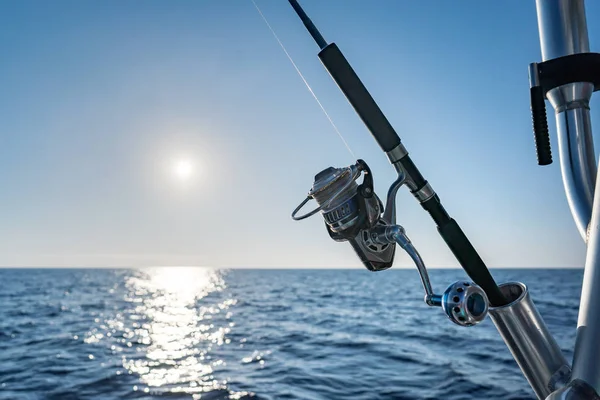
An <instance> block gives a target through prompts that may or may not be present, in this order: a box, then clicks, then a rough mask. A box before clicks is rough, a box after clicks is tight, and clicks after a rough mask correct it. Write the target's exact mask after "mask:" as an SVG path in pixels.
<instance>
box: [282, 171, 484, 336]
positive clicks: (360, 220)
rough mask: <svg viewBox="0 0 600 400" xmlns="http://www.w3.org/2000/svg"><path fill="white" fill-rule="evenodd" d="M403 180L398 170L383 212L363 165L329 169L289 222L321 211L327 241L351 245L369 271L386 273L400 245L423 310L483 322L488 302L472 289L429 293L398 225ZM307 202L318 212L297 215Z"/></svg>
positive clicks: (458, 286) (465, 285) (462, 285)
mask: <svg viewBox="0 0 600 400" xmlns="http://www.w3.org/2000/svg"><path fill="white" fill-rule="evenodd" d="M361 175H363V181H362V183H361V184H358V183H357V182H356V181H357V180H358V179H359V178H360V176H361ZM405 181H406V179H405V174H404V173H403V171H402V170H400V171H399V172H398V178H397V179H396V180H395V181H394V182H393V183H392V185H391V186H390V188H389V190H388V194H387V199H386V205H385V208H384V206H383V203H382V202H381V200H380V199H379V197H378V196H377V195H376V194H375V191H374V189H373V175H372V173H371V170H370V168H369V166H368V165H367V163H366V162H364V161H363V160H358V161H357V162H356V164H354V165H351V166H349V167H345V168H333V167H329V168H326V169H324V170H323V171H321V172H319V173H318V174H317V175H316V176H315V181H314V184H313V187H312V188H311V189H310V191H309V192H308V196H307V197H306V199H305V200H304V201H303V202H302V203H300V205H299V206H298V207H296V209H295V210H294V211H293V213H292V218H293V219H294V220H296V221H299V220H302V219H305V218H308V217H310V216H312V215H315V214H316V213H317V212H319V211H320V212H321V214H322V215H323V218H324V219H325V227H326V229H327V232H328V233H329V236H330V237H331V238H332V239H333V240H335V241H338V242H345V241H347V242H349V243H350V245H351V246H352V248H353V249H354V251H355V252H356V254H357V255H358V257H359V258H360V260H361V261H362V263H363V264H364V266H365V267H366V268H367V269H368V270H370V271H382V270H386V269H388V268H390V267H391V266H392V264H393V262H394V255H395V251H396V247H395V246H394V244H398V245H399V246H400V247H401V248H402V249H404V251H406V252H407V253H408V255H409V256H410V257H411V259H412V260H413V261H414V263H415V265H416V267H417V270H418V271H419V275H420V277H421V282H422V284H423V288H424V289H425V303H427V305H429V306H440V307H442V309H443V310H444V312H445V313H446V315H447V316H448V318H449V319H450V320H451V321H452V322H454V323H456V324H458V325H461V326H472V325H475V324H477V323H479V322H481V321H482V320H483V319H484V318H485V316H486V314H487V310H488V299H487V296H486V294H485V292H484V291H483V290H482V289H481V288H480V287H479V286H477V285H476V284H474V283H472V282H464V281H458V282H455V283H453V284H452V285H450V286H449V287H448V289H446V291H445V292H444V294H443V295H438V294H434V293H433V289H432V287H431V282H430V280H429V274H428V272H427V269H426V267H425V264H424V262H423V259H422V258H421V256H420V255H419V252H418V251H417V249H416V248H415V247H414V246H413V244H412V243H411V241H410V239H409V238H408V236H407V235H406V232H405V230H404V228H403V227H402V226H400V225H397V224H396V194H397V192H398V189H399V188H400V187H401V186H402V185H403V184H404V183H405ZM311 199H314V200H315V201H316V202H317V204H318V207H316V208H315V209H313V210H312V211H310V212H308V213H306V214H304V215H301V216H297V214H298V212H299V211H300V210H301V209H302V208H303V207H304V205H306V203H308V202H309V201H310V200H311Z"/></svg>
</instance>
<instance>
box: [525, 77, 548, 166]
mask: <svg viewBox="0 0 600 400" xmlns="http://www.w3.org/2000/svg"><path fill="white" fill-rule="evenodd" d="M529 94H530V97H531V117H532V119H533V137H534V139H535V150H536V153H537V160H538V165H549V164H552V151H551V150H550V135H549V134H548V120H547V118H546V103H545V102H544V92H543V89H542V87H541V86H534V87H532V88H530V89H529Z"/></svg>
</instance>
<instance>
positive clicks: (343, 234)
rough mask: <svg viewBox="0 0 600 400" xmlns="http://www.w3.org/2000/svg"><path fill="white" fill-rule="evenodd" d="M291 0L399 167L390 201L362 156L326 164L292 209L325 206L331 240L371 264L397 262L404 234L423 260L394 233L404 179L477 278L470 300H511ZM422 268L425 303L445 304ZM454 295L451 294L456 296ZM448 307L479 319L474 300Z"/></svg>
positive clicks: (349, 72) (338, 56) (337, 55)
mask: <svg viewBox="0 0 600 400" xmlns="http://www.w3.org/2000/svg"><path fill="white" fill-rule="evenodd" d="M289 3H290V4H291V6H292V7H293V9H294V10H295V11H296V13H297V14H298V16H299V17H300V19H301V20H302V22H303V23H304V26H305V27H306V29H307V30H308V32H309V33H310V35H311V36H312V37H313V39H314V40H315V42H316V43H317V45H318V46H319V49H320V51H319V58H320V59H321V62H322V63H323V65H324V66H325V68H326V69H327V71H328V72H329V74H330V75H331V77H332V78H333V80H334V81H335V82H336V83H337V85H338V86H339V88H340V89H341V91H342V93H343V94H344V95H345V96H346V98H347V99H348V101H349V102H350V104H351V105H352V107H353V108H354V110H355V111H356V113H357V114H358V115H359V117H360V118H361V119H362V121H363V122H364V124H365V125H366V127H367V129H368V130H369V131H370V132H371V134H372V136H373V137H374V138H375V140H376V141H377V143H378V144H379V146H380V147H381V149H382V150H383V151H384V152H385V154H386V155H387V157H388V159H389V161H390V163H391V164H392V165H393V166H394V168H395V169H396V171H397V173H398V177H397V179H396V180H395V181H394V182H393V183H392V185H391V186H390V188H389V190H388V195H387V202H386V205H385V208H384V206H383V204H381V201H380V200H379V198H378V197H377V196H376V195H375V194H374V192H373V184H372V181H373V178H372V173H371V171H370V169H369V168H368V166H367V165H366V163H365V162H364V161H362V160H359V161H358V162H357V164H356V165H355V166H351V167H349V168H345V169H335V168H332V167H330V168H327V169H325V170H323V171H321V172H319V173H318V174H317V175H316V176H315V181H314V184H313V187H312V189H311V190H310V192H309V195H308V196H307V198H306V199H305V200H304V201H303V202H302V203H301V204H300V205H299V206H298V207H297V208H296V210H294V212H293V213H292V218H294V219H295V220H301V219H304V218H307V217H309V216H311V215H314V214H315V213H316V212H318V211H321V212H322V214H323V217H324V218H325V221H326V227H327V230H328V232H329V234H330V236H331V237H332V239H334V240H336V241H348V242H350V244H351V246H352V247H353V249H354V250H355V252H356V253H357V255H358V257H359V258H360V260H361V261H362V262H363V264H364V265H365V267H366V268H367V269H369V270H371V271H381V270H385V269H388V268H390V267H391V266H392V264H393V261H394V254H395V246H393V245H391V246H390V244H393V243H399V240H400V239H398V238H400V237H401V238H402V239H401V240H402V241H403V243H406V244H405V245H403V244H400V246H401V247H402V248H403V249H404V250H406V251H407V252H408V253H409V254H410V255H411V258H413V260H418V261H415V263H416V264H417V265H424V264H423V263H422V260H421V259H420V257H416V256H414V254H415V250H413V248H414V246H412V244H410V245H409V243H410V240H409V239H408V237H407V236H406V234H405V233H402V234H399V233H394V234H392V233H390V231H391V230H394V229H395V230H396V231H395V232H404V229H402V228H401V227H400V226H397V225H396V205H395V203H396V194H397V192H398V189H399V188H400V187H401V186H406V187H408V189H409V190H410V192H411V193H412V194H413V196H414V197H415V198H416V199H417V201H418V202H419V203H420V204H421V206H422V207H423V209H425V210H426V211H427V212H428V213H429V215H430V216H431V218H432V219H433V220H434V222H435V224H436V226H437V230H438V232H439V234H440V235H441V236H442V238H443V239H444V241H445V242H446V244H447V245H448V247H449V248H450V250H451V251H452V253H453V254H454V256H455V257H456V259H457V260H458V262H459V263H460V265H461V266H462V267H463V269H464V270H465V271H466V273H467V274H468V275H469V276H470V277H471V279H472V280H473V282H474V283H475V284H471V283H468V285H469V287H470V290H472V291H473V294H476V296H475V297H473V298H472V299H471V302H472V303H473V304H478V301H474V299H479V298H482V299H483V298H486V299H487V300H488V301H489V303H490V304H491V305H493V306H502V305H504V304H506V303H507V302H508V301H507V300H506V298H505V296H504V294H503V293H502V292H501V290H500V289H499V287H498V285H497V284H496V282H495V281H494V278H493V277H492V275H491V274H490V272H489V270H488V268H487V266H486V265H485V263H484V261H483V260H482V259H481V257H480V256H479V254H478V253H477V251H476V250H475V248H474V247H473V245H472V244H471V242H470V241H469V239H468V238H467V236H466V235H465V233H464V232H463V230H462V229H461V228H460V226H459V225H458V223H457V222H456V221H455V220H454V219H453V218H452V217H450V215H449V214H448V212H447V211H446V210H445V208H444V206H443V205H442V203H441V201H440V198H439V196H438V195H437V194H436V192H435V191H434V190H433V188H432V186H431V184H430V183H429V182H427V180H425V178H424V177H423V175H422V174H421V172H420V171H419V169H418V168H417V166H416V165H415V164H414V162H413V161H412V159H411V157H410V155H409V153H408V150H407V149H406V147H405V146H404V144H402V142H401V140H400V137H399V136H398V134H397V133H396V131H395V130H394V128H393V127H392V125H391V124H390V122H389V121H388V119H387V118H386V117H385V115H384V114H383V112H382V111H381V109H380V108H379V106H378V105H377V103H376V102H375V100H374V99H373V97H372V96H371V94H370V93H369V91H368V90H367V88H366V87H365V85H364V84H363V83H362V81H361V80H360V78H359V77H358V75H357V74H356V73H355V72H354V70H353V69H352V67H351V65H350V63H349V62H348V60H347V59H346V58H345V57H344V55H343V54H342V52H341V50H340V49H339V47H338V46H337V45H336V44H335V43H327V41H326V40H325V39H324V38H323V36H322V35H321V33H320V32H319V30H318V29H317V28H316V26H315V25H314V24H313V22H312V21H311V20H310V18H309V17H308V16H307V15H306V13H305V12H304V10H303V9H302V7H301V6H300V4H298V2H297V1H296V0H289ZM363 171H364V173H365V179H364V181H363V183H362V184H361V185H360V186H358V185H357V184H356V183H353V182H354V180H356V179H357V178H358V177H359V175H360V172H363ZM311 199H314V200H316V202H317V203H318V205H319V206H318V207H317V208H316V209H314V210H313V211H311V212H309V213H307V214H304V215H302V216H299V217H298V216H297V213H298V212H299V210H300V209H301V208H302V207H303V206H304V205H305V204H306V203H307V202H308V201H309V200H311ZM394 227H396V228H394ZM417 254H418V253H417ZM419 272H420V274H421V280H422V282H423V286H424V287H425V291H426V293H427V294H426V302H427V304H429V305H442V304H441V303H440V302H438V301H432V300H431V299H432V298H436V299H437V297H435V296H434V297H432V295H431V293H430V290H429V289H430V288H429V284H428V281H429V278H428V277H427V275H426V273H427V271H426V269H425V268H423V267H420V268H419ZM456 285H457V287H456V288H454V287H453V285H451V287H450V288H449V291H450V292H453V290H454V289H457V288H458V287H460V283H457V284H456ZM479 288H481V290H480V289H479ZM463 290H464V288H463ZM475 292H477V293H475ZM438 297H439V296H438ZM455 297H456V296H451V298H455ZM458 298H459V299H461V298H462V297H460V296H459V297H458ZM467 298H469V297H467ZM486 303H487V301H486ZM454 309H456V312H455V311H453V310H454ZM444 310H445V311H446V313H447V314H448V316H449V317H450V319H451V320H453V321H454V322H458V323H461V320H460V319H458V318H461V319H465V321H467V320H469V319H471V318H473V312H471V311H478V310H479V309H477V310H475V309H474V310H469V309H468V307H466V306H465V307H463V305H462V304H460V302H457V304H455V305H452V306H451V304H446V305H445V306H444ZM459 310H460V311H459ZM475 314H477V312H475Z"/></svg>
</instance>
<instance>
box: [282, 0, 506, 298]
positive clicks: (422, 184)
mask: <svg viewBox="0 0 600 400" xmlns="http://www.w3.org/2000/svg"><path fill="white" fill-rule="evenodd" d="M289 3H290V4H291V5H292V7H293V8H294V10H295V11H296V13H297V14H298V16H299V17H300V19H301V20H302V22H303V23H304V25H305V26H306V28H307V30H308V31H309V33H310V34H311V36H312V37H313V39H314V40H315V42H316V43H317V45H318V46H319V48H320V49H321V51H320V52H319V58H320V60H321V62H322V63H323V65H324V66H325V68H326V69H327V71H328V72H329V74H330V75H331V77H332V78H333V80H334V81H335V82H336V83H337V85H338V86H339V88H340V89H341V91H342V92H343V93H344V95H345V96H346V98H347V99H348V101H349V102H350V104H351V105H352V107H353V108H354V110H355V111H356V113H357V114H358V115H359V117H360V118H361V119H362V121H363V122H364V124H365V125H366V126H367V128H368V129H369V131H370V132H371V134H372V135H373V137H374V138H375V140H376V141H377V143H378V144H379V146H380V147H381V149H382V150H383V151H384V152H385V153H386V155H387V157H388V159H389V160H390V162H391V163H392V165H393V166H394V168H396V170H397V171H398V173H399V174H403V175H404V176H405V181H404V183H406V185H407V186H408V187H409V189H410V191H411V193H412V194H413V195H414V196H415V197H416V198H417V200H418V201H419V203H420V204H421V206H422V207H423V208H424V209H425V210H426V211H427V212H428V213H429V215H430V216H431V218H432V219H433V220H434V221H435V223H436V225H437V228H438V232H439V233H440V235H441V236H442V238H443V239H444V241H445V242H446V244H447V245H448V247H449V248H450V250H451V251H452V253H453V254H454V256H455V257H456V259H457V260H458V262H459V263H460V264H461V266H462V267H463V269H464V270H465V271H466V273H467V274H468V275H469V276H470V277H471V279H473V281H474V282H475V283H477V284H478V285H479V286H481V288H482V289H483V290H484V291H485V293H486V294H487V297H488V298H489V301H490V303H491V304H492V305H493V306H501V305H504V304H506V303H507V301H506V299H505V297H504V295H503V294H502V292H501V291H500V289H499V288H498V285H497V284H496V282H495V281H494V278H493V277H492V275H491V274H490V272H489V270H488V268H487V266H486V265H485V263H484V262H483V260H482V259H481V257H480V256H479V254H478V253H477V251H476V250H475V248H474V247H473V245H472V244H471V242H470V241H469V239H468V238H467V236H466V235H465V233H464V232H463V231H462V229H461V228H460V226H459V225H458V223H457V222H456V221H455V220H454V219H453V218H451V217H450V215H449V214H448V213H447V212H446V210H445V209H444V207H443V206H442V204H441V202H440V198H439V197H438V195H437V194H436V193H435V191H434V190H433V188H432V187H431V185H430V184H429V183H428V182H427V181H426V180H425V179H424V178H423V175H421V173H420V171H419V170H418V168H417V167H416V166H415V164H414V163H413V161H412V159H411V158H410V156H409V155H408V151H407V150H406V148H405V147H404V145H403V144H402V142H401V140H400V137H399V136H398V134H397V133H396V131H395V130H394V128H393V127H392V125H391V124H390V122H389V121H388V119H387V118H386V117H385V115H384V114H383V112H382V111H381V109H380V108H379V106H378V105H377V103H376V102H375V100H374V99H373V97H372V96H371V94H370V93H369V91H368V90H367V88H366V87H365V85H364V84H363V83H362V81H361V80H360V78H359V77H358V75H357V74H356V73H355V72H354V69H353V68H352V67H351V65H350V63H349V62H348V60H347V59H346V58H345V57H344V55H343V54H342V52H341V51H340V49H339V48H338V46H337V45H336V44H335V43H329V44H328V43H327V42H326V41H325V39H324V38H323V36H322V35H321V33H320V32H319V31H318V29H317V28H316V27H315V25H314V24H313V23H312V21H311V20H310V18H308V16H307V15H306V13H305V12H304V10H303V9H302V7H300V4H298V2H297V1H296V0H289Z"/></svg>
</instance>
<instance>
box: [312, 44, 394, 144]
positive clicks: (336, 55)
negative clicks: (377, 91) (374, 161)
mask: <svg viewBox="0 0 600 400" xmlns="http://www.w3.org/2000/svg"><path fill="white" fill-rule="evenodd" d="M319 58H320V59H321V62H322V63H323V65H324V66H325V68H326V69H327V71H329V74H330V75H331V77H332V78H333V80H334V81H335V82H336V83H337V84H338V86H339V87H340V89H341V90H342V92H343V93H344V95H345V96H346V98H347V99H348V101H349V102H350V104H351V105H352V107H354V110H355V111H356V113H357V114H358V115H359V117H360V118H361V119H362V120H363V122H364V123H365V125H366V126H367V128H368V129H369V131H370V132H371V134H372V135H373V137H374V138H375V140H377V143H379V146H380V147H381V149H382V150H383V151H385V152H388V151H390V150H392V149H393V148H394V147H396V146H398V145H399V144H400V137H398V134H397V133H396V131H395V130H394V128H393V127H392V125H391V124H390V122H389V121H388V120H387V118H386V117H385V115H383V112H382V111H381V109H380V108H379V106H378V105H377V103H375V100H374V99H373V97H372V96H371V94H370V93H369V91H368V90H367V88H366V87H365V85H364V84H363V83H362V81H361V80H360V78H359V77H358V75H356V72H354V70H353V69H352V67H351V66H350V63H348V60H346V57H344V55H343V54H342V52H341V51H340V49H339V48H338V47H337V45H336V44H335V43H330V44H329V45H327V46H326V47H325V48H324V49H323V50H321V51H320V52H319Z"/></svg>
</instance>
